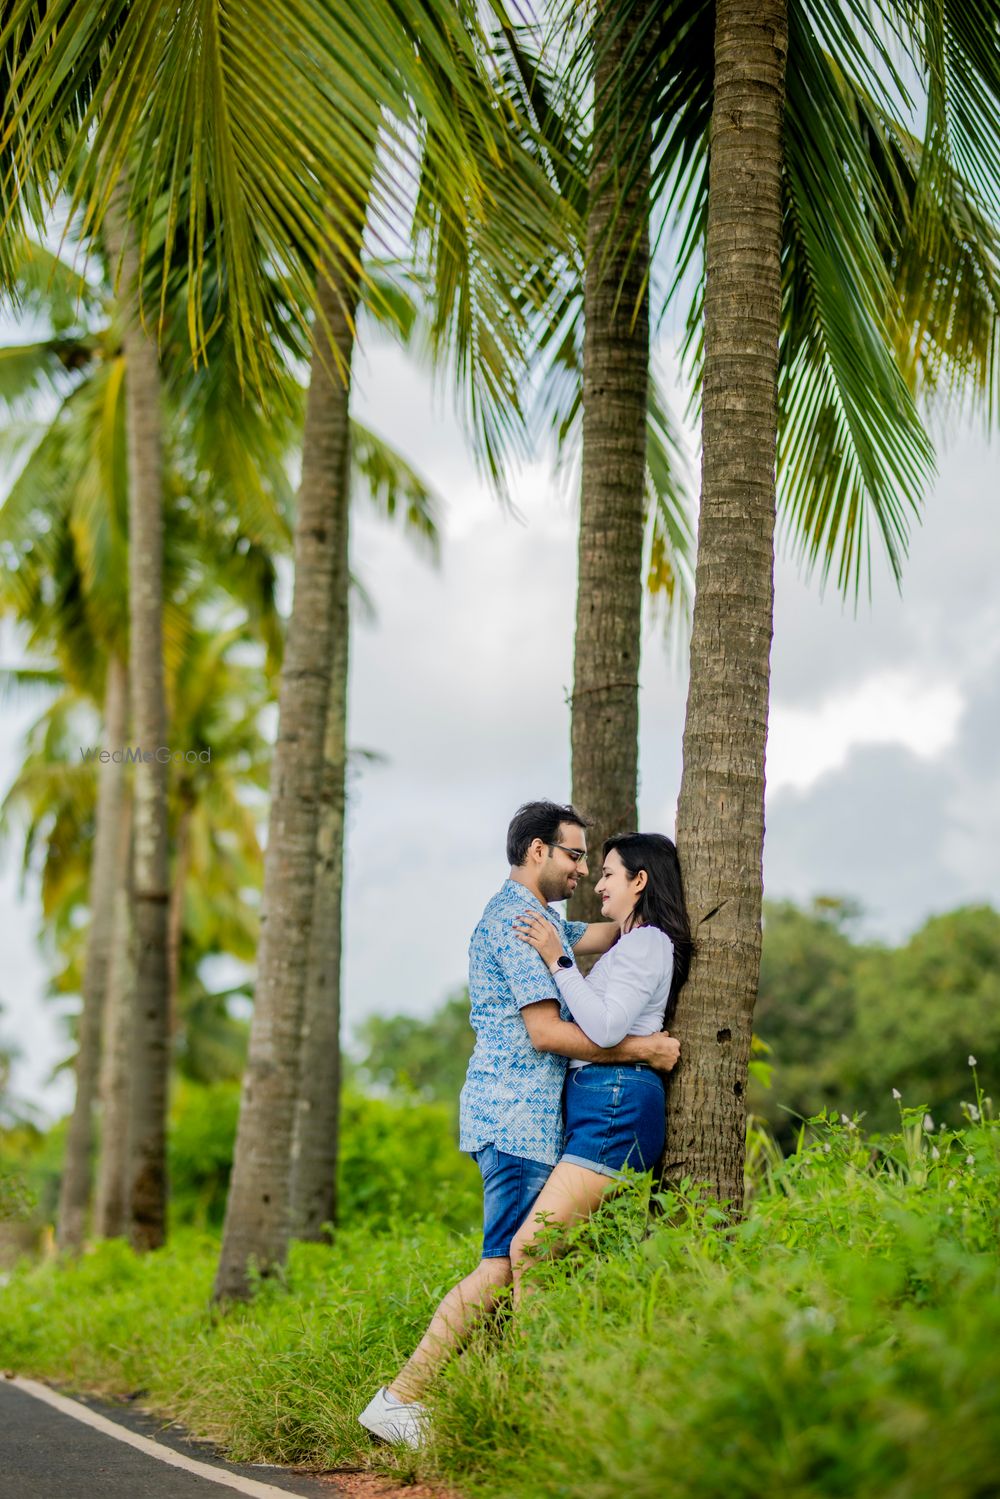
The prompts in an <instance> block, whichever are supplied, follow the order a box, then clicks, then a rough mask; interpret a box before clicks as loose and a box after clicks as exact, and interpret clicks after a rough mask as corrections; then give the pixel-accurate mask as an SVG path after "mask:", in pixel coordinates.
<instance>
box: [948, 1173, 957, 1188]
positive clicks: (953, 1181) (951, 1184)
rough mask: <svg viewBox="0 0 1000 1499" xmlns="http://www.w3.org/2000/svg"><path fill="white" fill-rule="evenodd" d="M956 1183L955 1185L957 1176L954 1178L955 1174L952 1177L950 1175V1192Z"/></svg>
mask: <svg viewBox="0 0 1000 1499" xmlns="http://www.w3.org/2000/svg"><path fill="white" fill-rule="evenodd" d="M954 1185H955V1178H954V1177H953V1176H952V1177H949V1178H948V1191H949V1192H950V1191H951V1189H952V1187H953V1186H954Z"/></svg>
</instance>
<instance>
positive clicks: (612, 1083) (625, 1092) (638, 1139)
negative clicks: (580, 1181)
mask: <svg viewBox="0 0 1000 1499" xmlns="http://www.w3.org/2000/svg"><path fill="white" fill-rule="evenodd" d="M564 1098H565V1102H566V1143H565V1146H564V1147H563V1153H562V1157H561V1159H562V1160H564V1161H568V1162H569V1163H570V1165H573V1166H586V1167H587V1169H588V1170H589V1171H599V1172H600V1173H601V1174H602V1176H617V1175H618V1174H619V1173H620V1172H621V1170H622V1168H623V1167H624V1166H629V1167H630V1168H631V1169H632V1170H633V1171H650V1170H651V1169H652V1168H653V1167H654V1166H655V1165H656V1163H657V1161H658V1160H659V1158H660V1156H661V1155H662V1154H663V1145H664V1138H665V1134H666V1108H665V1102H664V1092H663V1082H662V1080H661V1078H660V1074H659V1073H658V1072H654V1071H653V1069H652V1068H651V1067H646V1066H644V1065H643V1064H642V1063H628V1064H623V1065H615V1064H613V1063H605V1062H591V1063H590V1064H589V1066H587V1067H574V1068H572V1069H571V1070H570V1071H569V1073H568V1074H567V1076H566V1085H565V1093H564Z"/></svg>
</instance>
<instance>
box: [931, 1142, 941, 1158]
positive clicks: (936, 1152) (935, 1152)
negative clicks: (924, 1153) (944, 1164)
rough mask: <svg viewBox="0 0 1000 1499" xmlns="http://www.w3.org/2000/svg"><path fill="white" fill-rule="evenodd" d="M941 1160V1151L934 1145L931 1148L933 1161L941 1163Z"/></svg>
mask: <svg viewBox="0 0 1000 1499" xmlns="http://www.w3.org/2000/svg"><path fill="white" fill-rule="evenodd" d="M940 1159H941V1152H940V1150H938V1148H937V1146H936V1145H932V1146H931V1160H932V1161H939V1160H940Z"/></svg>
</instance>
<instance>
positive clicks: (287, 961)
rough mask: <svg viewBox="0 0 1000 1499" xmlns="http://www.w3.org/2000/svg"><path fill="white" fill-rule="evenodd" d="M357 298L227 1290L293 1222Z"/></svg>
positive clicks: (323, 515) (328, 465)
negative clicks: (301, 1061)
mask: <svg viewBox="0 0 1000 1499" xmlns="http://www.w3.org/2000/svg"><path fill="white" fill-rule="evenodd" d="M363 220H364V209H363V208H362V210H361V212H360V213H359V216H358V220H357V223H356V224H355V225H354V226H353V227H354V229H355V233H356V238H355V240H354V244H355V246H356V247H360V243H361V235H362V232H363ZM356 300H357V278H356V276H355V275H354V274H352V273H351V272H350V271H349V270H348V269H347V268H346V266H344V267H340V268H338V269H337V270H336V271H334V270H332V269H331V270H330V271H329V273H328V274H326V275H323V276H321V277H320V283H319V289H318V297H317V306H318V313H319V315H318V319H317V326H316V330H315V333H314V337H313V355H312V366H311V371H310V382H309V400H308V405H307V408H306V424H305V433H304V438H303V449H302V479H301V484H300V487H299V497H298V514H297V516H296V524H295V594H294V599H293V602H292V613H291V617H290V619H289V622H288V637H287V641H286V644H285V655H284V662H283V664H282V669H281V685H280V690H279V702H278V737H277V743H276V745H275V751H274V761H273V765H272V769H271V811H270V817H269V820H268V834H267V850H266V853H265V858H264V899H263V910H262V917H261V941H260V952H259V959H258V973H257V985H256V991H255V997H254V1014H253V1023H252V1026H251V1030H250V1047H249V1055H248V1057H247V1066H246V1071H245V1073H244V1077H243V1095H242V1101H241V1105H240V1120H239V1127H238V1130H237V1136H236V1152H235V1158H234V1161H233V1174H232V1178H231V1181H230V1186H229V1197H228V1200H227V1203H226V1222H225V1228H224V1231H223V1241H222V1253H221V1256H220V1260H219V1267H218V1272H217V1275H216V1280H215V1292H214V1294H215V1297H216V1299H217V1300H225V1299H228V1298H232V1297H243V1296H246V1295H247V1294H248V1293H249V1281H248V1270H249V1267H250V1263H251V1261H253V1262H255V1263H256V1265H257V1267H258V1268H259V1269H260V1271H261V1272H263V1273H265V1274H266V1273H267V1272H268V1271H270V1270H271V1269H273V1268H274V1267H275V1266H277V1265H280V1264H281V1263H283V1261H284V1258H285V1255H286V1253H287V1249H288V1239H289V1234H290V1231H291V1191H290V1181H289V1176H290V1172H289V1165H290V1161H291V1154H292V1141H293V1132H294V1124H295V1117H296V1110H297V1102H298V1087H299V1058H300V1043H301V1026H302V1019H303V1007H304V1001H305V990H306V976H307V971H308V963H309V951H310V931H311V927H312V918H313V902H314V890H315V877H316V851H317V828H318V822H319V802H320V796H321V794H322V788H323V749H324V743H325V739H326V725H327V714H328V708H329V703H330V683H331V666H332V629H333V600H334V597H335V594H336V589H337V586H338V581H339V557H340V554H341V549H342V546H343V532H344V525H345V523H344V522H342V520H341V518H340V510H341V508H342V507H344V506H346V503H347V488H346V465H347V455H348V444H349V424H348V416H347V403H346V401H345V400H344V391H343V387H344V373H343V372H344V370H346V368H347V366H348V362H349V359H350V351H351V347H352V343H353V330H352V315H353V309H354V307H355V305H356ZM324 325H325V326H324ZM331 339H332V341H333V344H334V347H335V348H336V349H338V350H339V351H340V353H341V357H342V359H343V364H342V365H341V367H340V368H339V369H338V368H337V366H336V364H335V363H334V360H333V358H332V356H331V353H330V348H329V343H328V341H329V340H331Z"/></svg>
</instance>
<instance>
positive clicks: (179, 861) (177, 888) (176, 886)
mask: <svg viewBox="0 0 1000 1499" xmlns="http://www.w3.org/2000/svg"><path fill="white" fill-rule="evenodd" d="M193 815H194V808H193V806H192V804H191V802H190V793H188V799H186V800H184V801H183V803H182V806H181V815H180V817H179V819H178V822H177V832H176V837H175V847H174V878H173V884H172V885H171V889H170V906H169V908H168V911H167V990H168V995H169V998H168V1001H167V1008H168V1012H169V1020H168V1028H169V1031H170V1035H171V1038H173V1037H174V1036H176V1034H177V1028H178V1026H179V1025H180V981H181V943H182V942H183V940H184V892H185V890H186V888H187V877H188V868H189V866H190V863H191V818H192V816H193Z"/></svg>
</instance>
